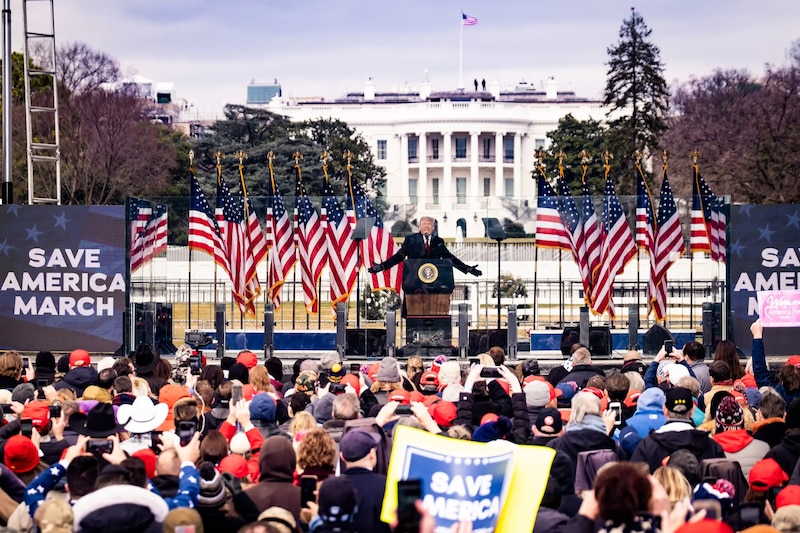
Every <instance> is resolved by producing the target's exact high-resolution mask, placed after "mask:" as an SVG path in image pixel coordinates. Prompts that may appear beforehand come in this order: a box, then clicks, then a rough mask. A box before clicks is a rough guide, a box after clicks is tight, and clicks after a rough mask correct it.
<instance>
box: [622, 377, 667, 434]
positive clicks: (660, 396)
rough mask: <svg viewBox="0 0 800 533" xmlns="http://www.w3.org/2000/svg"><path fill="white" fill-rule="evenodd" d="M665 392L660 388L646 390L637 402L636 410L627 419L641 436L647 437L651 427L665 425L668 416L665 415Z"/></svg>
mask: <svg viewBox="0 0 800 533" xmlns="http://www.w3.org/2000/svg"><path fill="white" fill-rule="evenodd" d="M664 399H665V398H664V393H663V392H662V391H661V390H660V389H658V388H655V387H653V388H649V389H647V390H645V391H644V392H643V393H642V394H641V395H640V396H639V399H638V401H637V402H636V412H635V413H634V415H633V416H632V417H630V418H629V419H628V420H627V426H628V427H630V428H632V429H634V430H635V431H636V433H638V434H639V436H640V437H642V438H644V437H646V436H647V435H648V434H649V433H650V430H651V429H658V428H660V427H661V426H663V425H664V424H665V423H666V421H667V417H666V416H664Z"/></svg>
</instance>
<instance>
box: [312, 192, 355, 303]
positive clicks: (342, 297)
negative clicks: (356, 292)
mask: <svg viewBox="0 0 800 533" xmlns="http://www.w3.org/2000/svg"><path fill="white" fill-rule="evenodd" d="M322 187H323V188H322V220H323V226H324V228H325V240H326V243H327V246H328V265H329V266H330V274H329V275H330V285H331V288H330V294H331V305H332V306H333V307H334V308H335V307H336V304H337V303H339V302H346V301H347V299H348V298H350V292H351V291H352V290H353V285H355V283H356V278H357V276H358V271H359V269H360V268H361V265H359V264H358V258H359V255H358V249H357V246H358V244H357V243H356V241H354V240H353V239H352V235H353V227H352V226H351V225H350V221H349V220H348V218H347V216H345V212H344V209H342V206H341V205H340V204H339V200H337V198H336V193H335V192H334V191H333V187H331V184H330V182H329V181H328V178H327V176H326V177H325V182H324V183H323V186H322Z"/></svg>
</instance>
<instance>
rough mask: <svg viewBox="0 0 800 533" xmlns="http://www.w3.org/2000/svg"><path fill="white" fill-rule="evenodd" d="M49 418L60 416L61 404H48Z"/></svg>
mask: <svg viewBox="0 0 800 533" xmlns="http://www.w3.org/2000/svg"><path fill="white" fill-rule="evenodd" d="M50 418H61V406H60V405H51V406H50Z"/></svg>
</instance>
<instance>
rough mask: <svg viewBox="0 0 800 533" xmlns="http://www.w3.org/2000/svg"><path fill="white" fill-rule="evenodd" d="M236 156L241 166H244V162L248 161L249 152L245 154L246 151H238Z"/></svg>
mask: <svg viewBox="0 0 800 533" xmlns="http://www.w3.org/2000/svg"><path fill="white" fill-rule="evenodd" d="M234 156H235V157H236V159H238V160H239V166H242V164H243V161H244V160H245V159H247V152H245V151H244V150H237V152H236V153H235V154H234Z"/></svg>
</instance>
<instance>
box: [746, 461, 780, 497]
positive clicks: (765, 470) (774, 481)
mask: <svg viewBox="0 0 800 533" xmlns="http://www.w3.org/2000/svg"><path fill="white" fill-rule="evenodd" d="M748 481H749V482H750V487H752V488H753V489H754V490H769V489H771V488H772V487H780V486H781V485H783V484H784V483H786V482H787V481H789V476H787V475H786V472H784V471H783V469H782V468H781V465H779V464H778V462H777V461H776V460H775V459H762V460H760V461H759V462H757V463H756V464H754V465H753V468H751V469H750V479H749V480H748Z"/></svg>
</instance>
